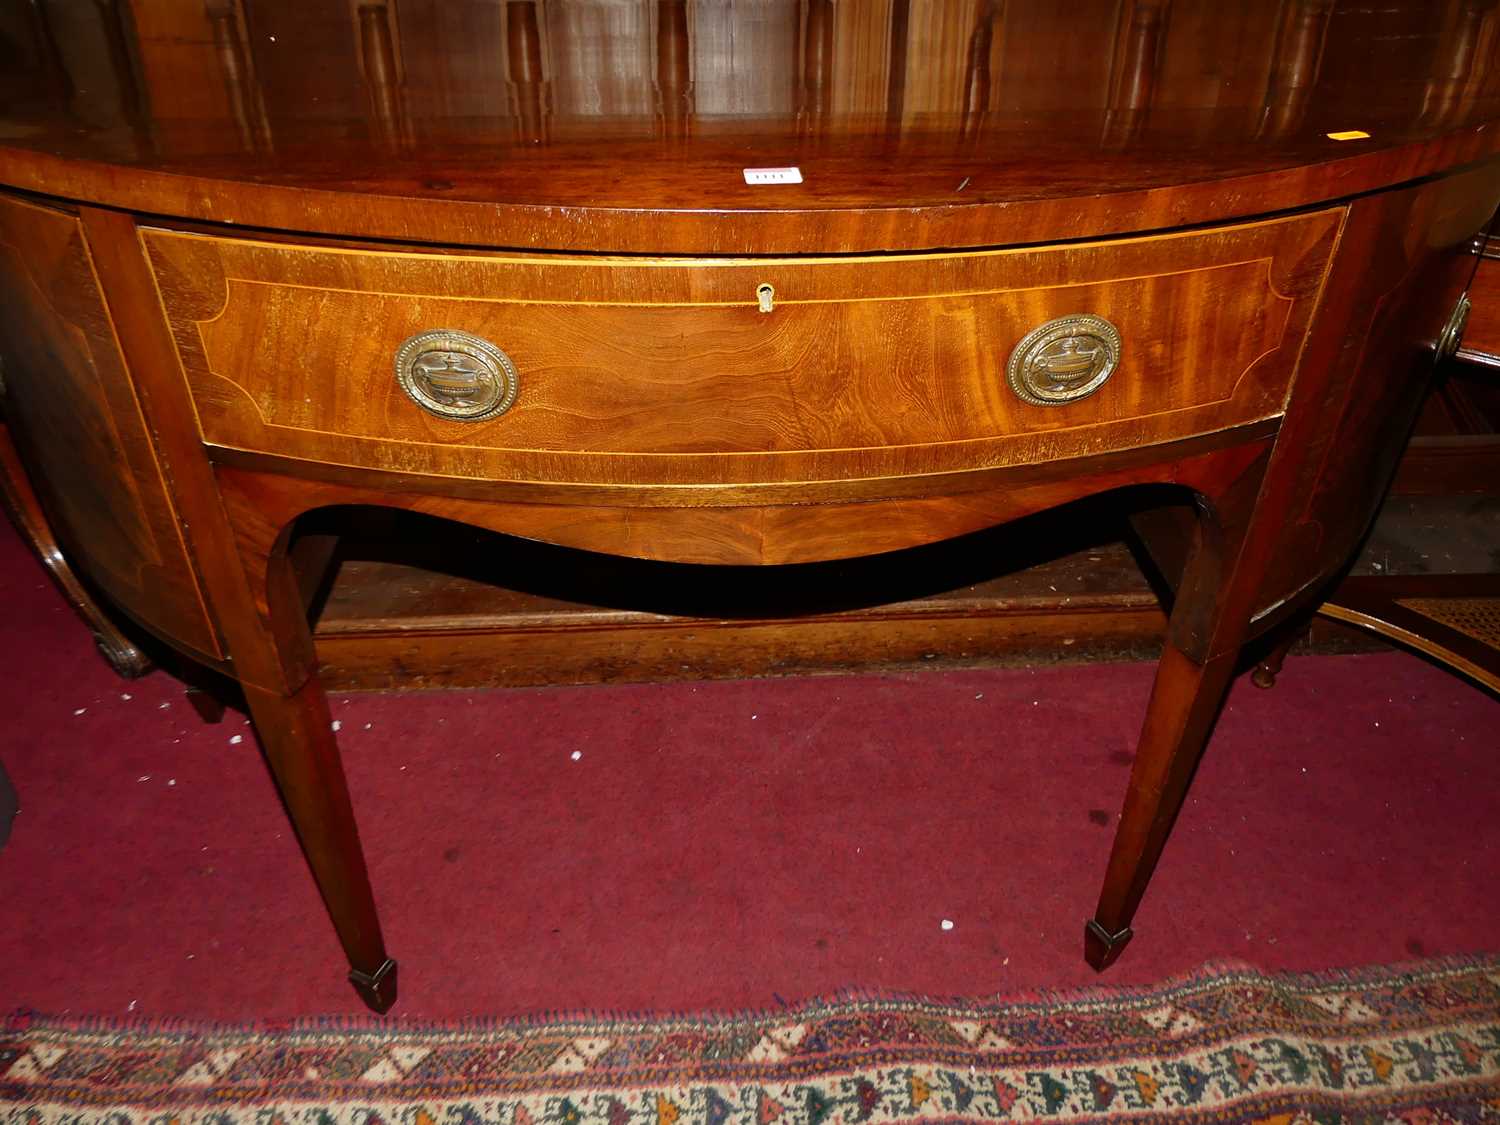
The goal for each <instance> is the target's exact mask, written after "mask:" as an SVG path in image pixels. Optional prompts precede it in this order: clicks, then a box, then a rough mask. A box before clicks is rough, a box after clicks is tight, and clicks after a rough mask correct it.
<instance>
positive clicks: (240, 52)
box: [205, 0, 272, 153]
mask: <svg viewBox="0 0 1500 1125" xmlns="http://www.w3.org/2000/svg"><path fill="white" fill-rule="evenodd" d="M205 10H206V11H207V13H208V22H209V24H210V25H211V26H212V27H213V29H214V47H215V49H216V50H217V51H218V55H219V67H220V69H221V70H223V72H224V88H225V90H226V91H227V92H228V94H229V108H230V112H232V113H233V114H234V123H235V127H236V128H237V129H238V130H239V134H240V144H241V146H242V147H243V148H244V149H245V151H246V152H263V153H268V152H270V151H271V149H272V141H271V123H270V121H269V120H268V119H267V117H266V108H265V103H264V102H263V101H262V100H261V96H260V86H259V84H258V83H257V82H256V80H255V64H254V62H253V61H252V59H251V57H250V52H249V51H248V50H247V49H246V47H245V35H244V13H243V12H241V11H240V7H239V0H211V2H210V3H209V4H208V5H207V6H206V9H205Z"/></svg>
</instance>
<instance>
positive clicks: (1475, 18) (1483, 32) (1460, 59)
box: [1422, 0, 1497, 125]
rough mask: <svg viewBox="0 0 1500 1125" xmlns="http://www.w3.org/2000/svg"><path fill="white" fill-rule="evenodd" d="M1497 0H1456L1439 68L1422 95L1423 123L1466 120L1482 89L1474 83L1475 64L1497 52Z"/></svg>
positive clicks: (1445, 31) (1439, 54)
mask: <svg viewBox="0 0 1500 1125" xmlns="http://www.w3.org/2000/svg"><path fill="white" fill-rule="evenodd" d="M1495 8H1496V0H1455V2H1454V4H1453V5H1452V6H1451V7H1450V9H1449V14H1448V17H1447V19H1446V20H1445V21H1444V28H1443V37H1442V40H1441V42H1440V44H1439V46H1438V50H1437V54H1436V56H1435V57H1436V59H1437V64H1438V69H1437V70H1435V71H1434V73H1433V74H1432V76H1431V77H1430V78H1429V79H1428V82H1427V88H1426V90H1425V91H1424V93H1423V96H1422V120H1423V121H1424V122H1425V123H1428V124H1431V125H1450V124H1453V123H1455V122H1457V121H1458V120H1459V119H1460V118H1462V117H1463V114H1464V111H1465V110H1466V109H1467V108H1468V107H1469V105H1470V104H1471V103H1472V102H1473V100H1474V97H1475V95H1477V94H1478V93H1479V90H1478V88H1477V86H1476V85H1475V83H1474V82H1473V77H1474V62H1475V60H1476V59H1477V58H1487V57H1490V56H1492V55H1493V54H1494V52H1495V50H1496V49H1497V43H1496V27H1495V20H1494V18H1493V17H1494V14H1495Z"/></svg>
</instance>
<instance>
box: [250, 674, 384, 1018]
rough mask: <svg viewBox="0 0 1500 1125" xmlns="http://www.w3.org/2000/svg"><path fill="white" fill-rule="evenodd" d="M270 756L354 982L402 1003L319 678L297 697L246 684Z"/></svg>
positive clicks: (368, 995) (378, 1004) (377, 999)
mask: <svg viewBox="0 0 1500 1125" xmlns="http://www.w3.org/2000/svg"><path fill="white" fill-rule="evenodd" d="M245 700H246V702H248V703H249V705H250V714H251V717H252V719H253V720H254V723H255V730H256V733H257V734H258V735H259V736H260V741H261V746H262V747H263V748H264V750H265V753H266V761H267V762H268V763H269V764H270V767H271V772H272V774H273V775H274V776H275V778H276V784H277V787H278V788H279V789H280V790H281V796H282V800H283V801H284V802H285V803H286V809H287V813H288V814H289V815H290V817H291V821H292V825H293V827H295V828H296V830H297V839H298V841H299V842H300V843H301V845H302V852H303V854H304V855H305V856H306V857H307V864H308V866H309V867H311V868H312V873H313V878H314V879H315V880H316V881H317V884H318V890H319V892H321V894H322V896H323V903H324V905H325V906H327V908H328V916H329V918H330V919H332V921H333V927H334V930H335V931H337V933H338V937H339V942H340V944H341V945H343V947H344V953H345V955H346V956H347V957H348V958H349V967H350V973H349V981H350V983H351V984H353V985H354V989H355V991H356V992H358V993H359V995H360V998H361V999H362V1000H364V1002H365V1003H366V1004H368V1005H369V1006H370V1007H371V1008H373V1009H374V1010H375V1011H377V1012H384V1011H386V1010H387V1009H388V1008H389V1007H390V1006H391V1005H392V1004H394V1003H395V1002H396V963H395V962H394V961H393V960H391V958H390V957H389V956H387V954H386V951H385V940H384V938H383V937H382V936H381V933H380V920H379V918H378V917H377V916H376V913H375V899H374V895H373V894H372V893H371V890H370V877H369V874H368V872H367V871H366V869H365V859H364V854H363V852H362V851H361V850H360V844H359V832H358V830H357V829H356V827H355V823H354V809H353V807H352V806H351V804H350V802H349V789H348V784H347V782H346V781H345V778H344V770H343V766H342V764H341V762H340V761H339V751H338V745H337V743H336V741H335V739H334V735H333V731H332V729H331V728H332V724H331V722H330V720H329V716H328V702H327V700H326V698H325V697H324V695H323V689H322V686H321V685H320V684H319V683H318V680H317V677H313V678H312V679H310V680H308V681H307V683H306V684H305V685H303V687H302V688H301V689H300V690H299V691H297V692H296V693H295V694H293V695H290V696H284V695H280V694H278V693H276V692H268V691H263V690H261V689H259V688H255V687H250V686H248V685H246V687H245Z"/></svg>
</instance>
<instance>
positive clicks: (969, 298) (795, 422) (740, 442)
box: [145, 210, 1341, 485]
mask: <svg viewBox="0 0 1500 1125" xmlns="http://www.w3.org/2000/svg"><path fill="white" fill-rule="evenodd" d="M1340 218H1341V212H1339V211H1337V210H1332V211H1326V212H1319V213H1315V214H1311V215H1304V216H1298V217H1295V218H1291V219H1282V220H1274V221H1270V222H1265V223H1252V224H1247V225H1244V226H1239V227H1232V228H1228V229H1225V230H1211V231H1204V232H1195V233H1192V234H1184V235H1171V236H1161V237H1157V238H1146V239H1129V240H1124V241H1121V242H1110V243H1095V244H1086V245H1079V246H1068V247H1059V248H1052V249H1038V250H1015V251H998V252H991V253H983V254H957V255H918V256H912V257H901V258H881V259H853V260H850V259H842V258H830V259H821V260H814V261H799V260H791V259H767V260H741V261H735V262H730V263H717V262H712V261H705V260H686V261H679V260H673V259H656V260H652V261H647V262H638V261H625V260H618V259H616V260H604V261H598V260H591V259H560V260H559V259H536V258H531V259H527V258H496V257H481V256H470V255H451V254H450V255H442V254H428V255H422V254H395V253H389V252H378V251H375V250H352V249H342V248H326V249H317V248H309V247H297V246H289V245H286V244H281V243H263V242H251V241H240V240H233V239H222V238H209V237H206V236H201V235H186V234H174V233H169V232H165V231H149V232H147V233H146V235H145V240H146V244H147V246H148V248H149V249H150V252H151V255H152V260H153V263H154V266H155V269H156V274H157V279H158V285H159V287H160V289H161V293H162V300H163V305H164V307H165V308H166V310H167V315H168V317H169V319H170V320H171V322H172V325H173V330H174V336H175V339H176V341H177V345H178V350H179V353H180V354H181V356H182V359H183V365H184V367H185V369H186V370H187V372H188V378H189V382H190V384H191V386H192V388H193V393H194V400H195V403H196V405H197V409H198V415H199V418H200V422H201V425H202V429H203V436H204V439H205V440H206V441H208V442H209V443H210V444H213V445H217V446H223V447H225V448H230V449H242V450H253V451H260V452H269V453H278V454H283V455H286V456H290V457H296V458H301V459H305V460H313V461H320V462H327V463H335V464H344V465H355V466H365V467H369V468H377V469H399V470H403V471H408V472H421V473H428V474H436V475H446V476H459V477H477V478H481V479H483V478H491V479H500V480H535V481H540V482H552V483H569V482H574V483H584V482H597V483H611V484H640V485H662V484H670V485H683V484H717V483H722V484H740V483H776V482H791V481H817V480H825V479H833V480H837V479H851V478H862V477H882V476H885V477H889V476H909V475H913V474H919V473H934V472H951V471H961V470H965V469H972V468H979V467H994V466H1003V465H1012V464H1027V463H1036V462H1042V461H1048V460H1055V459H1059V458H1068V457H1077V456H1080V455H1084V454H1092V453H1102V452H1107V451H1110V450H1114V449H1123V448H1130V447H1139V446H1142V445H1149V444H1157V443H1163V442H1168V441H1172V440H1174V439H1179V438H1183V437H1188V436H1191V435H1193V434H1196V433H1206V432H1213V431H1218V430H1224V429H1228V428H1231V427H1234V426H1237V425H1242V424H1245V423H1248V422H1254V421H1260V420H1264V419H1267V418H1272V417H1275V416H1276V415H1277V414H1279V413H1280V411H1281V409H1282V405H1283V403H1284V401H1285V398H1286V394H1287V388H1288V386H1289V385H1290V382H1291V377H1292V373H1293V371H1294V370H1295V367H1296V362H1297V357H1298V354H1299V349H1300V343H1301V339H1302V336H1303V334H1304V333H1305V331H1306V326H1307V324H1308V321H1309V318H1310V316H1311V313H1312V309H1313V307H1314V305H1315V302H1316V297H1317V293H1318V289H1319V286H1320V284H1321V281H1322V278H1323V274H1324V270H1325V267H1326V263H1327V259H1328V255H1329V253H1330V252H1331V249H1332V247H1333V244H1334V241H1335V238H1336V235H1337V231H1338V225H1339V221H1340ZM761 284H770V285H772V286H774V289H775V304H774V307H773V309H772V311H771V312H769V313H763V312H760V311H759V310H758V308H757V305H756V290H757V287H758V286H759V285H761ZM1079 312H1091V313H1095V314H1097V315H1100V316H1103V317H1105V318H1106V319H1108V320H1110V321H1111V322H1112V323H1114V324H1115V325H1116V326H1117V327H1118V328H1119V330H1120V333H1121V336H1122V339H1123V344H1122V348H1121V360H1120V366H1119V369H1118V370H1117V371H1116V372H1115V374H1114V375H1113V376H1112V377H1111V378H1110V379H1109V380H1108V381H1107V382H1106V383H1105V384H1104V386H1103V387H1102V388H1101V389H1100V390H1099V391H1097V392H1096V393H1094V394H1093V395H1091V396H1089V397H1088V398H1085V399H1082V400H1080V401H1078V402H1073V403H1069V404H1066V405H1062V406H1034V405H1030V404H1028V403H1025V402H1023V401H1021V400H1020V399H1019V398H1018V397H1017V396H1016V395H1015V394H1014V393H1013V392H1012V391H1011V389H1010V388H1009V386H1007V384H1006V381H1005V376H1004V370H1005V364H1006V359H1007V357H1008V355H1009V353H1010V351H1011V350H1012V349H1013V348H1014V347H1015V346H1016V344H1017V343H1018V342H1019V341H1020V339H1021V337H1022V336H1024V335H1025V334H1026V333H1027V332H1028V331H1030V330H1031V329H1032V328H1035V327H1038V326H1040V325H1041V324H1043V323H1045V322H1047V321H1049V320H1052V319H1055V318H1057V317H1060V316H1064V315H1068V314H1072V313H1079ZM434 329H460V330H462V331H466V332H470V333H473V334H475V335H478V336H480V337H482V338H484V339H487V340H489V341H491V342H493V343H495V344H496V345H498V346H499V347H500V348H501V349H502V350H504V351H505V352H506V354H507V355H509V356H510V358H511V359H512V360H513V361H514V363H515V364H516V366H517V368H518V370H519V374H520V377H519V382H520V392H519V396H518V399H517V403H516V405H515V406H514V407H513V408H512V409H511V410H509V411H508V412H507V413H505V414H503V415H500V416H499V417H496V418H493V419H488V420H485V421H481V422H464V421H452V420H448V419H443V418H438V417H435V416H433V415H431V414H429V413H428V412H426V411H424V410H422V409H420V408H419V407H417V406H416V405H415V404H414V403H413V402H412V401H411V400H410V399H409V398H407V396H406V395H405V393H404V392H403V391H402V390H401V388H400V387H399V386H398V384H397V382H396V379H395V374H394V367H393V359H394V357H395V354H396V352H397V350H398V349H399V348H400V346H401V344H402V342H403V341H405V340H406V339H407V338H408V337H410V336H412V335H415V334H417V333H419V332H422V331H428V330H434Z"/></svg>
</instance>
